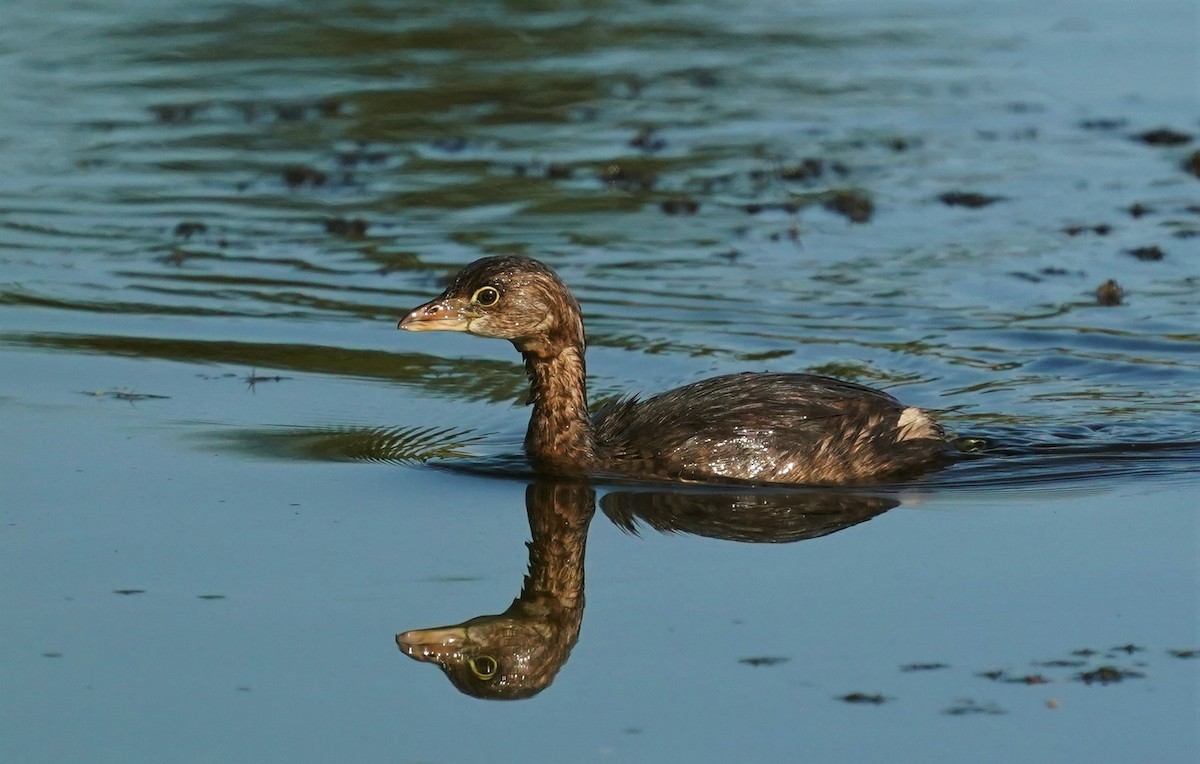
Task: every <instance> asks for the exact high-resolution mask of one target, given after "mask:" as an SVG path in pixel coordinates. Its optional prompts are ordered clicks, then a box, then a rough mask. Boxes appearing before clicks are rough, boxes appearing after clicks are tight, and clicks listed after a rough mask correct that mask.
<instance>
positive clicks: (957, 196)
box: [938, 191, 1004, 209]
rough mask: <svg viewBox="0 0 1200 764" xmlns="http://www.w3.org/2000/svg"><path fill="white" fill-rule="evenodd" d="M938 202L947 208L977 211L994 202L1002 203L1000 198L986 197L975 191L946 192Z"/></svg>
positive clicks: (1002, 198)
mask: <svg viewBox="0 0 1200 764" xmlns="http://www.w3.org/2000/svg"><path fill="white" fill-rule="evenodd" d="M938 200H939V201H940V202H941V203H942V204H944V205H946V206H947V207H968V208H970V209H979V208H980V207H987V206H989V205H991V204H995V203H996V202H999V201H1003V200H1004V197H1002V196H988V195H987V194H981V193H978V192H975V191H947V192H946V193H944V194H942V195H941V196H939V197H938Z"/></svg>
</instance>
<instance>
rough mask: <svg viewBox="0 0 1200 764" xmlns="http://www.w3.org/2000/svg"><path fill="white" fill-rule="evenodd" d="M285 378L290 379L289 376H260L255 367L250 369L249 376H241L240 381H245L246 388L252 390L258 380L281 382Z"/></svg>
mask: <svg viewBox="0 0 1200 764" xmlns="http://www.w3.org/2000/svg"><path fill="white" fill-rule="evenodd" d="M285 379H291V377H281V376H279V375H274V376H260V375H259V373H258V370H257V369H255V370H254V371H251V372H250V375H249V376H247V377H242V381H243V382H245V383H246V386H247V388H248V389H250V390H254V386H255V385H257V384H258V383H260V382H282V381H284V380H285Z"/></svg>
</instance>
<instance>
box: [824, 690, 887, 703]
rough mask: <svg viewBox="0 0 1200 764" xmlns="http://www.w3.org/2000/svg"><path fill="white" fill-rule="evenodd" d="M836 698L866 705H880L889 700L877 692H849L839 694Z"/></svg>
mask: <svg viewBox="0 0 1200 764" xmlns="http://www.w3.org/2000/svg"><path fill="white" fill-rule="evenodd" d="M837 699H838V700H840V701H842V702H843V703H852V704H854V705H866V706H881V705H883V704H884V703H887V702H888V701H889V700H891V698H889V697H888V696H886V695H883V694H880V693H877V692H851V693H848V694H846V695H839V696H838V697H837Z"/></svg>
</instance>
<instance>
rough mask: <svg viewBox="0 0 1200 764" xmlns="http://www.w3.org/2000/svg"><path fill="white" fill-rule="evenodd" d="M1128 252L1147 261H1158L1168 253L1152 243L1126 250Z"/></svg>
mask: <svg viewBox="0 0 1200 764" xmlns="http://www.w3.org/2000/svg"><path fill="white" fill-rule="evenodd" d="M1125 251H1126V253H1127V254H1130V255H1133V256H1134V257H1136V258H1137V259H1138V260H1141V261H1142V262H1147V263H1156V262H1158V261H1159V260H1162V259H1163V258H1164V257H1166V253H1165V252H1163V251H1162V248H1161V247H1158V246H1155V245H1151V246H1149V247H1136V248H1134V249H1127V250H1125Z"/></svg>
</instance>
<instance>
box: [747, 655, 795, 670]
mask: <svg viewBox="0 0 1200 764" xmlns="http://www.w3.org/2000/svg"><path fill="white" fill-rule="evenodd" d="M789 660H791V658H785V657H783V656H782V655H760V656H755V657H753V658H739V659H738V663H744V664H746V665H747V666H755V667H758V666H778V665H779V664H780V663H787V662H788V661H789Z"/></svg>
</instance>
